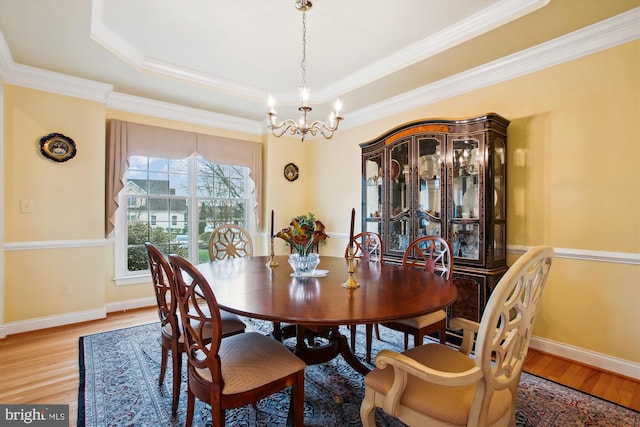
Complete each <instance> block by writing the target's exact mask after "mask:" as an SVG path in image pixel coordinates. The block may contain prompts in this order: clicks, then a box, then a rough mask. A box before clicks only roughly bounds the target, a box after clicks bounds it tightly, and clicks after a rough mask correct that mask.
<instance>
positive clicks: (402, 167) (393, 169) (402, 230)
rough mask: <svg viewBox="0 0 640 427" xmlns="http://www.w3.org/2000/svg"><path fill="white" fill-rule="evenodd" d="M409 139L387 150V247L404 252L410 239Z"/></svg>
mask: <svg viewBox="0 0 640 427" xmlns="http://www.w3.org/2000/svg"><path fill="white" fill-rule="evenodd" d="M409 141H410V140H407V141H404V142H401V143H399V144H397V145H395V146H394V147H393V148H392V149H391V150H390V152H389V157H388V158H389V176H388V187H387V188H388V189H389V198H388V202H389V207H388V208H389V224H388V225H389V233H390V234H389V237H390V243H391V245H390V246H389V249H390V250H392V251H399V252H404V250H405V249H406V248H407V247H408V246H409V243H410V239H411V234H412V233H411V227H410V222H409V217H410V211H409V203H410V196H411V191H410V187H409V186H408V184H409V183H410V181H411V165H410V164H409Z"/></svg>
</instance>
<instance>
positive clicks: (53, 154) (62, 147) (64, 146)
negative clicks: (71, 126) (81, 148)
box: [40, 133, 77, 162]
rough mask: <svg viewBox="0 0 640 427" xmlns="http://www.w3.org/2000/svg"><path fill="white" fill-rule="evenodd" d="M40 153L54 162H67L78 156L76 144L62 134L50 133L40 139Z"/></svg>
mask: <svg viewBox="0 0 640 427" xmlns="http://www.w3.org/2000/svg"><path fill="white" fill-rule="evenodd" d="M40 152H41V153H42V155H43V156H45V157H46V158H48V159H51V160H53V161H54V162H66V161H67V160H69V159H73V158H74V157H75V155H76V152H77V151H76V143H75V142H73V139H71V138H69V137H68V136H64V135H63V134H61V133H50V134H49V135H47V136H43V137H42V138H40Z"/></svg>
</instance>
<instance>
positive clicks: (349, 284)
mask: <svg viewBox="0 0 640 427" xmlns="http://www.w3.org/2000/svg"><path fill="white" fill-rule="evenodd" d="M354 252H355V248H354V247H353V246H349V277H347V281H346V282H344V283H343V284H342V285H340V286H342V287H343V288H347V289H355V288H359V287H360V283H358V282H356V279H354V278H353V271H354V270H353V255H354Z"/></svg>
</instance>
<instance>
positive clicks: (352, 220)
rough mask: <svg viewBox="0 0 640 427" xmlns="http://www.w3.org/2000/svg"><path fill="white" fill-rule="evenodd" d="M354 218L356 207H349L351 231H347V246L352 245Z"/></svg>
mask: <svg viewBox="0 0 640 427" xmlns="http://www.w3.org/2000/svg"><path fill="white" fill-rule="evenodd" d="M355 220H356V209H355V208H353V209H351V231H350V232H349V247H353V225H354V222H355Z"/></svg>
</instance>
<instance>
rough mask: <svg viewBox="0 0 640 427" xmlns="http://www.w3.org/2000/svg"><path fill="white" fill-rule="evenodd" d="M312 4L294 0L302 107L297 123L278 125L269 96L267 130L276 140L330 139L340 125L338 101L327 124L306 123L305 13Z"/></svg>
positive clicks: (271, 99) (307, 110)
mask: <svg viewBox="0 0 640 427" xmlns="http://www.w3.org/2000/svg"><path fill="white" fill-rule="evenodd" d="M312 6H313V4H312V3H311V1H309V0H296V9H298V10H299V11H301V12H302V61H301V62H300V68H301V69H302V84H301V85H300V96H301V98H302V105H301V106H300V107H298V111H300V112H301V113H302V114H301V116H300V119H299V120H298V121H296V120H293V119H286V120H284V121H282V122H280V123H277V118H278V114H277V113H276V110H275V109H274V100H273V97H272V96H271V95H269V113H268V114H267V115H268V116H269V128H270V129H271V133H273V135H274V136H275V137H277V138H279V137H281V136H282V135H284V134H285V133H289V134H291V135H300V137H301V138H302V141H304V138H305V136H307V134H310V135H312V136H316V135H317V134H321V135H322V136H324V137H325V138H326V139H331V137H332V136H333V132H335V131H336V130H338V125H339V124H340V120H342V117H340V108H341V104H340V100H339V99H338V100H337V101H336V104H335V111H333V112H332V113H331V115H330V116H329V124H326V123H324V122H321V121H319V120H315V121H313V122H311V123H310V124H309V123H308V122H307V113H309V112H310V111H311V107H309V89H308V88H307V11H308V10H310V9H311V7H312Z"/></svg>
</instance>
